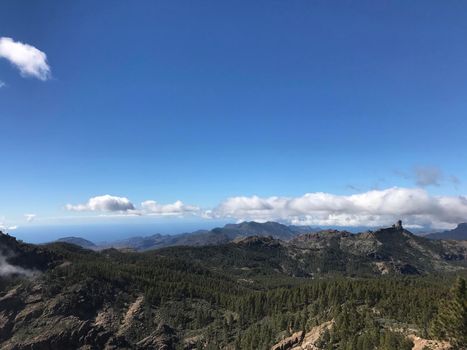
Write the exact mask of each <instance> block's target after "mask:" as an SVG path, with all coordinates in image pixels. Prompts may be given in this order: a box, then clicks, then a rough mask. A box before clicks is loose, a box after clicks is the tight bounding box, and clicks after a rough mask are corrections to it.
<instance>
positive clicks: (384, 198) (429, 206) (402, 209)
mask: <svg viewBox="0 0 467 350" xmlns="http://www.w3.org/2000/svg"><path fill="white" fill-rule="evenodd" d="M67 209H68V210H72V211H94V212H110V213H111V214H109V215H112V216H114V215H116V213H118V215H125V216H128V215H146V216H185V215H196V216H200V217H203V218H216V219H234V220H236V221H244V220H254V221H269V220H271V221H282V222H288V223H291V224H301V225H316V226H353V227H356V226H369V227H375V226H386V225H389V224H391V223H393V222H395V221H396V220H398V219H402V220H403V221H404V225H405V226H407V227H426V228H428V227H431V228H451V227H453V226H455V225H456V224H458V223H460V222H466V221H467V197H466V196H433V195H430V194H429V193H428V192H427V191H426V190H425V189H423V188H398V187H393V188H388V189H385V190H372V191H367V192H362V193H358V194H353V195H335V194H331V193H324V192H315V193H307V194H305V195H303V196H299V197H265V198H263V197H258V196H251V197H245V196H238V197H231V198H228V199H226V200H225V201H223V202H222V203H220V204H219V205H218V206H217V207H215V208H213V209H210V210H201V209H200V208H199V207H198V206H193V205H187V204H185V203H183V202H182V201H176V202H174V203H169V204H160V203H158V202H156V201H154V200H147V201H144V202H142V203H141V206H140V208H135V206H134V205H133V204H132V203H131V201H130V200H129V199H128V198H126V197H115V196H111V195H104V196H97V197H93V198H90V199H89V200H88V201H87V202H86V203H84V204H78V205H71V204H68V205H67Z"/></svg>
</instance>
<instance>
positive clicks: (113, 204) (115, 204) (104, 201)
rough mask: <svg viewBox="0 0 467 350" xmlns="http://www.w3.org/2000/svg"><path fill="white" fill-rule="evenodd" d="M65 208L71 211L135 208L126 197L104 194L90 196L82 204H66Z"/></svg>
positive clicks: (124, 210) (116, 210)
mask: <svg viewBox="0 0 467 350" xmlns="http://www.w3.org/2000/svg"><path fill="white" fill-rule="evenodd" d="M66 209H67V210H71V211H104V212H130V211H133V210H135V207H134V205H133V203H131V202H130V200H129V199H128V198H126V197H116V196H111V195H109V194H106V195H103V196H96V197H92V198H90V199H89V200H88V201H87V202H86V203H84V204H76V205H73V204H67V205H66Z"/></svg>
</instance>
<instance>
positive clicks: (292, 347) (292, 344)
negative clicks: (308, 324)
mask: <svg viewBox="0 0 467 350" xmlns="http://www.w3.org/2000/svg"><path fill="white" fill-rule="evenodd" d="M333 324H334V321H332V320H331V321H328V322H324V323H323V324H321V325H319V326H316V327H313V328H312V329H311V330H310V331H309V332H307V333H306V334H305V333H304V332H303V331H300V332H296V333H294V334H292V335H291V336H290V337H287V338H285V339H283V340H281V341H280V342H278V343H277V344H275V345H274V346H273V347H271V350H319V349H320V348H319V347H317V346H316V342H317V341H318V339H319V338H320V337H321V335H322V334H323V332H324V331H325V330H326V329H330V328H331V327H332V325H333Z"/></svg>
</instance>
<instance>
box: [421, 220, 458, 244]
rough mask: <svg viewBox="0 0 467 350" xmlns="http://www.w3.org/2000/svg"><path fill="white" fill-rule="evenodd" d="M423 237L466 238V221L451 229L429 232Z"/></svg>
mask: <svg viewBox="0 0 467 350" xmlns="http://www.w3.org/2000/svg"><path fill="white" fill-rule="evenodd" d="M425 237H426V238H430V239H445V240H446V239H452V240H457V241H460V240H467V223H462V224H459V225H457V227H456V228H454V229H452V230H447V231H443V232H436V233H430V234H428V235H426V236H425Z"/></svg>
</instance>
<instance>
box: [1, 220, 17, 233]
mask: <svg viewBox="0 0 467 350" xmlns="http://www.w3.org/2000/svg"><path fill="white" fill-rule="evenodd" d="M17 228H18V226H17V225H12V226H8V225H7V224H5V223H3V222H0V231H14V230H16V229H17Z"/></svg>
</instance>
